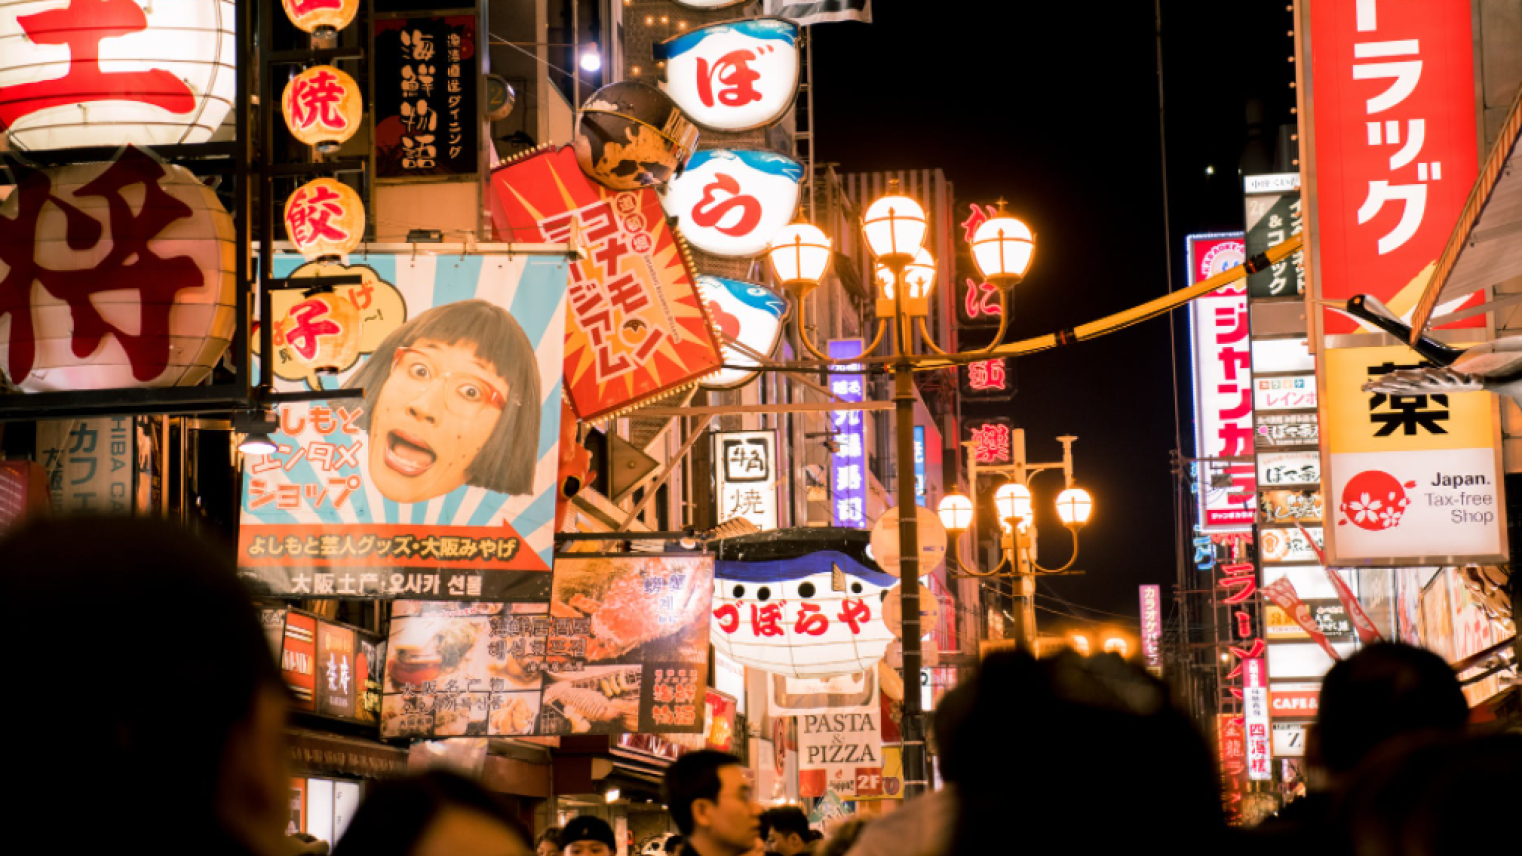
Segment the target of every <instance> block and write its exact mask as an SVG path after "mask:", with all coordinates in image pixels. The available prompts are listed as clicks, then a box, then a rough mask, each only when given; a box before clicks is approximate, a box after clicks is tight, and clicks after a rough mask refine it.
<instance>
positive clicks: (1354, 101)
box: [1310, 0, 1484, 335]
mask: <svg viewBox="0 0 1522 856" xmlns="http://www.w3.org/2000/svg"><path fill="white" fill-rule="evenodd" d="M1310 24H1311V32H1310V48H1311V53H1310V55H1311V73H1312V75H1313V86H1312V88H1311V93H1312V95H1313V98H1314V115H1313V128H1314V130H1315V136H1314V138H1313V139H1314V145H1315V155H1316V160H1315V175H1314V179H1315V200H1316V212H1317V216H1318V222H1317V224H1316V226H1317V237H1316V241H1317V245H1318V247H1319V252H1320V256H1321V266H1320V271H1319V275H1318V276H1317V283H1318V287H1319V291H1320V296H1321V297H1322V298H1326V299H1333V300H1346V299H1347V298H1349V297H1352V296H1354V295H1356V294H1372V295H1374V296H1375V297H1378V298H1379V299H1380V300H1382V301H1384V302H1385V303H1386V304H1388V305H1389V306H1390V308H1391V309H1393V310H1395V311H1396V312H1397V313H1400V314H1405V313H1408V312H1409V311H1410V310H1411V309H1412V308H1413V307H1414V306H1415V305H1416V301H1417V299H1418V298H1419V297H1420V296H1421V287H1420V284H1417V285H1416V286H1415V287H1413V288H1411V289H1409V290H1408V289H1407V285H1408V284H1411V281H1412V279H1413V278H1414V277H1416V275H1417V274H1418V273H1420V272H1421V270H1422V268H1424V267H1426V266H1427V265H1428V264H1430V263H1432V262H1434V261H1436V260H1437V257H1438V256H1439V255H1441V254H1442V252H1443V246H1444V244H1446V243H1447V241H1448V234H1449V232H1450V231H1452V229H1453V226H1454V223H1455V222H1456V221H1457V220H1458V216H1459V212H1460V211H1461V210H1463V207H1464V201H1465V199H1466V198H1467V197H1468V194H1469V187H1470V185H1471V184H1472V183H1473V182H1474V179H1475V174H1476V171H1477V169H1478V165H1477V161H1478V157H1479V155H1478V151H1477V142H1476V138H1475V94H1474V57H1473V51H1472V49H1471V38H1472V33H1471V29H1470V28H1471V24H1470V4H1468V3H1465V2H1457V0H1446V2H1412V0H1316V2H1314V3H1312V4H1311V6H1310ZM1322 317H1323V318H1324V320H1325V322H1326V333H1328V334H1334V335H1335V334H1338V333H1350V332H1353V331H1355V330H1356V329H1358V326H1357V324H1355V323H1354V322H1353V321H1352V320H1351V319H1349V318H1346V317H1343V316H1341V315H1338V314H1335V313H1324V314H1323V316H1322ZM1483 324H1484V318H1483V317H1477V318H1474V319H1471V320H1470V321H1469V322H1467V323H1464V324H1458V325H1455V326H1474V327H1478V326H1482V325H1483Z"/></svg>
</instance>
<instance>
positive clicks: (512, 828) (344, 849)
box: [333, 770, 532, 856]
mask: <svg viewBox="0 0 1522 856" xmlns="http://www.w3.org/2000/svg"><path fill="white" fill-rule="evenodd" d="M531 852H532V851H531V850H530V849H529V835H528V832H527V831H526V830H525V829H524V828H523V826H522V825H521V824H520V823H518V821H517V819H516V818H514V817H513V815H512V813H511V812H510V811H509V810H508V809H507V807H506V806H505V805H504V804H503V802H502V801H501V799H499V798H498V797H497V796H496V795H495V794H493V793H492V792H491V791H488V790H486V789H485V788H483V787H482V786H480V785H478V784H476V783H475V782H473V781H471V780H470V779H467V778H465V777H464V776H460V775H458V774H455V773H450V772H446V771H443V770H429V771H428V772H426V773H423V774H421V775H418V776H409V777H407V778H405V779H394V780H392V781H388V782H382V783H380V784H379V785H376V786H375V787H374V788H373V789H372V790H371V791H370V794H369V795H368V796H367V797H365V800H364V802H362V803H360V804H359V810H358V811H356V812H355V813H354V819H353V820H352V821H350V822H349V828H348V829H347V830H345V831H344V835H343V837H342V838H340V839H339V840H338V846H337V847H335V848H334V849H333V856H529V854H530V853H531Z"/></svg>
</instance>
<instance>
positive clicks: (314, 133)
mask: <svg viewBox="0 0 1522 856" xmlns="http://www.w3.org/2000/svg"><path fill="white" fill-rule="evenodd" d="M280 110H281V112H282V113H283V114H284V116H285V126H286V127H287V128H289V129H290V131H291V136H293V137H295V138H296V139H297V140H300V141H301V142H303V143H306V144H307V145H309V146H316V147H317V150H318V151H320V152H323V153H324V154H327V153H331V152H333V151H336V150H337V149H338V147H339V146H341V145H343V144H344V143H346V142H348V141H349V138H351V137H353V136H354V134H355V132H356V131H358V130H359V125H360V123H361V122H363V121H364V118H365V105H364V99H363V98H362V97H361V95H360V89H359V84H358V83H355V82H354V78H352V77H350V76H349V75H347V74H345V73H344V72H343V71H341V70H339V69H337V68H334V67H333V66H331V65H315V66H312V67H311V68H309V69H307V70H306V71H303V72H302V73H300V74H298V75H296V76H295V77H293V78H291V82H290V83H287V84H286V85H285V95H284V96H283V97H282V98H281V102H280Z"/></svg>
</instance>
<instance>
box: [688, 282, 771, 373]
mask: <svg viewBox="0 0 1522 856" xmlns="http://www.w3.org/2000/svg"><path fill="white" fill-rule="evenodd" d="M698 294H699V295H701V296H702V298H703V302H704V303H705V304H707V307H708V317H709V318H711V319H713V324H714V326H715V327H717V328H718V329H719V332H720V333H722V334H723V338H722V339H721V340H720V341H721V345H720V349H721V352H722V354H723V356H724V365H725V366H735V367H736V368H723V369H720V370H718V371H717V372H714V373H713V374H711V375H709V376H708V377H707V378H705V379H704V380H703V381H702V384H701V385H702V386H703V388H704V389H737V388H739V387H742V386H744V385H746V384H748V383H750V382H751V381H752V380H754V379H755V377H756V372H755V371H754V370H753V369H758V368H759V367H760V365H761V362H760V360H757V359H756V358H755V357H753V356H750V354H748V353H746V351H751V352H754V353H757V354H761V355H762V356H771V353H772V351H773V350H775V349H776V347H777V341H778V340H779V339H780V338H781V337H782V320H783V319H784V318H786V317H787V301H786V300H784V299H783V297H782V295H780V294H778V293H777V292H775V291H772V290H771V289H770V288H767V287H766V286H764V285H757V284H755V283H753V282H740V281H739V280H736V279H723V278H722V277H717V276H700V277H698ZM736 344H738V345H739V346H740V347H739V348H737V347H735V345H736ZM740 348H744V349H745V350H744V351H742V350H740Z"/></svg>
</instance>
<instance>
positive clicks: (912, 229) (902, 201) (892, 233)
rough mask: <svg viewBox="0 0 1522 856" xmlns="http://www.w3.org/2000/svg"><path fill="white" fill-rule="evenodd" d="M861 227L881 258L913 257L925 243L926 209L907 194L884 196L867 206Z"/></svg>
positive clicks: (873, 250) (870, 245)
mask: <svg viewBox="0 0 1522 856" xmlns="http://www.w3.org/2000/svg"><path fill="white" fill-rule="evenodd" d="M861 231H862V233H863V234H864V235H866V237H867V246H869V247H871V248H872V254H873V255H875V256H877V257H878V258H879V259H881V260H882V261H884V262H887V261H892V260H894V259H902V258H905V257H907V258H910V259H912V258H913V257H914V254H915V252H916V251H917V250H919V248H920V246H921V245H923V244H924V243H925V209H923V208H921V207H920V204H919V203H918V202H915V201H914V200H913V199H910V198H909V197H907V196H898V195H892V196H884V197H882V198H881V199H879V200H877V201H876V202H873V203H872V204H871V205H870V206H868V207H867V213H866V214H863V215H862V218H861Z"/></svg>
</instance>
